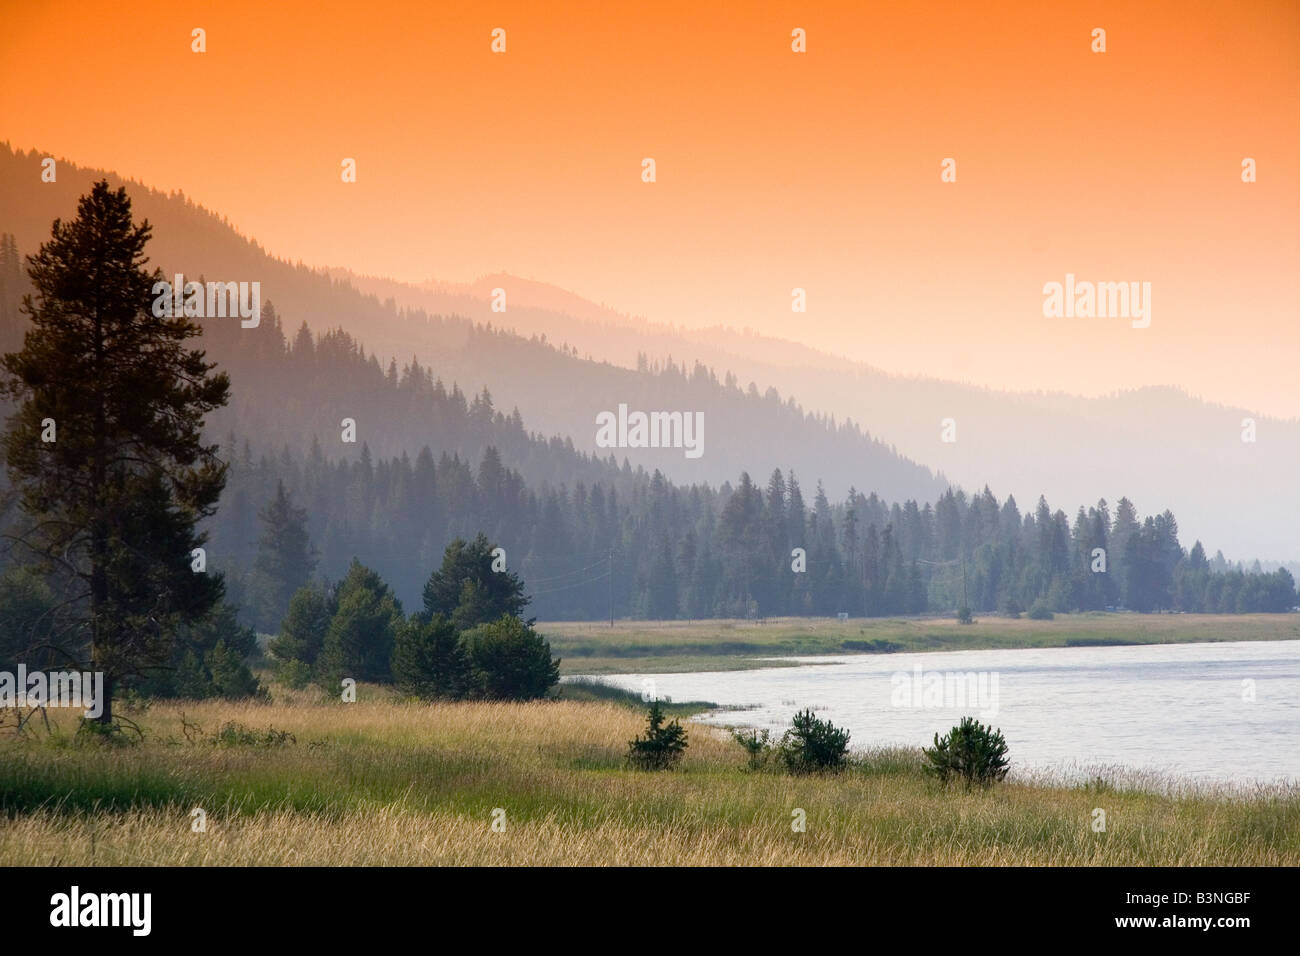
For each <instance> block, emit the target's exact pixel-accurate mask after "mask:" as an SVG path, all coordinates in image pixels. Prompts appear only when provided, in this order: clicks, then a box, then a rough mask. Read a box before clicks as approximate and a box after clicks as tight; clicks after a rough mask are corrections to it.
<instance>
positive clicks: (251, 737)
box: [181, 714, 298, 747]
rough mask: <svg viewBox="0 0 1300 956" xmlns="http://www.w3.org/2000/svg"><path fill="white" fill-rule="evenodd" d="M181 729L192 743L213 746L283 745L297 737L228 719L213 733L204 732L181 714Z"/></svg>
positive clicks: (281, 731) (293, 742)
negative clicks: (255, 728) (254, 727)
mask: <svg viewBox="0 0 1300 956" xmlns="http://www.w3.org/2000/svg"><path fill="white" fill-rule="evenodd" d="M181 730H182V732H183V733H184V734H185V739H186V740H188V741H189V742H190V743H192V744H209V745H211V746H213V747H283V746H285V745H286V744H296V743H297V742H298V738H297V737H295V736H294V735H293V734H291V733H289V732H288V731H287V730H276V729H275V728H274V727H268V728H267V729H266V730H254V729H253V728H252V727H249V726H247V725H246V724H241V723H240V722H239V721H237V720H228V721H226V722H225V723H224V724H222V725H221V729H220V730H218V731H217V732H216V733H215V734H208V733H204V731H203V728H202V727H200V726H199V725H198V724H194V723H190V722H189V721H188V720H186V719H185V715H184V714H182V715H181Z"/></svg>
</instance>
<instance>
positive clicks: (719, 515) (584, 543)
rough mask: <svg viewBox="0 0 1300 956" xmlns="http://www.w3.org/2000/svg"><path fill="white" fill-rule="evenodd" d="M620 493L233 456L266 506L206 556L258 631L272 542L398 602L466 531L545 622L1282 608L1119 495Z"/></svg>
mask: <svg viewBox="0 0 1300 956" xmlns="http://www.w3.org/2000/svg"><path fill="white" fill-rule="evenodd" d="M620 478H621V479H622V482H621V485H620V484H615V483H606V482H602V481H597V482H593V483H591V484H587V483H586V482H582V481H579V482H576V483H575V484H574V485H573V486H572V487H569V486H568V485H565V484H561V485H559V486H550V485H543V486H541V487H532V486H529V485H528V484H527V483H526V482H525V481H524V480H523V479H522V477H521V476H520V475H519V474H518V473H517V472H516V471H514V470H512V469H510V468H507V467H505V466H504V465H503V464H502V462H501V458H500V456H499V455H498V454H496V452H495V449H493V448H491V447H489V448H488V449H487V451H485V453H484V455H483V458H482V460H481V461H479V462H478V464H477V466H476V467H472V466H471V465H470V463H469V462H467V461H465V460H463V459H461V458H460V457H459V456H456V455H446V454H443V455H441V456H440V457H439V458H437V459H435V458H434V456H433V454H432V453H431V452H430V451H429V450H428V449H427V448H426V449H424V450H423V451H421V453H420V454H419V455H417V456H416V458H415V459H414V460H411V459H410V458H408V457H406V456H402V457H400V458H396V459H389V460H381V461H373V460H372V459H371V458H370V457H369V455H368V453H367V451H366V449H364V448H363V449H362V452H361V455H360V457H359V459H358V460H354V461H347V460H333V461H331V460H329V459H327V458H326V457H325V456H324V455H323V454H320V453H319V451H318V450H317V451H316V452H313V454H311V455H308V456H305V457H299V456H295V455H293V454H292V453H291V452H288V451H287V450H286V451H284V452H282V453H281V455H279V456H276V457H275V458H271V457H268V456H263V457H261V458H259V459H257V460H256V461H254V460H253V459H251V458H250V457H240V458H237V459H236V460H235V461H234V462H233V463H232V465H231V469H230V473H229V487H228V491H229V492H231V493H233V494H234V495H236V496H238V497H239V498H240V500H242V501H244V502H252V501H257V500H268V501H269V502H270V504H269V505H268V506H267V507H266V508H265V509H264V510H263V512H262V514H261V516H260V518H259V517H258V516H257V515H256V514H255V513H253V512H252V511H251V510H250V509H249V507H248V506H247V505H246V504H245V505H244V506H241V507H232V508H230V509H228V510H227V511H226V512H224V515H223V516H220V515H219V516H218V518H217V519H216V520H214V522H213V523H212V547H213V549H214V554H215V555H217V557H218V560H219V563H220V564H221V566H222V567H223V568H225V569H226V573H227V577H228V579H229V581H230V587H231V590H232V593H235V594H238V595H240V597H239V600H240V601H241V603H243V604H244V606H245V607H246V608H249V609H250V611H251V613H252V614H254V615H260V617H256V619H255V621H254V623H256V624H257V626H258V627H259V628H261V629H264V630H268V631H270V630H273V629H274V627H275V626H276V623H277V622H278V620H279V618H278V617H277V615H280V614H282V613H283V611H284V609H285V604H284V602H285V600H286V594H287V593H288V588H289V585H286V584H284V583H279V584H275V583H273V578H274V575H270V576H269V577H268V573H267V571H266V569H267V568H271V567H275V566H277V565H278V564H281V563H284V561H283V559H279V558H275V557H273V556H272V555H273V553H274V552H275V550H276V549H277V548H280V547H283V546H284V544H285V543H286V542H290V541H299V540H307V539H310V540H311V541H313V542H317V543H319V545H320V554H319V558H320V570H321V571H322V572H324V573H325V575H326V577H330V578H337V577H339V576H340V575H342V574H343V573H345V571H346V567H347V564H346V562H349V561H350V560H351V559H352V558H353V557H360V558H361V559H362V560H363V561H365V562H366V563H367V564H368V565H369V566H371V567H373V568H375V569H376V571H377V572H378V573H379V574H381V576H382V577H383V578H384V579H385V580H387V581H389V582H391V583H392V586H393V589H394V592H395V593H396V594H397V595H399V596H400V597H401V599H402V600H404V601H407V602H408V603H410V602H412V601H413V600H415V598H416V596H417V595H418V594H419V593H420V587H421V586H422V584H423V578H422V575H423V573H424V572H423V570H422V569H425V568H428V567H430V566H432V564H433V563H434V560H435V556H436V554H437V553H438V552H439V551H440V550H441V549H442V548H443V546H444V544H445V542H447V541H448V540H451V539H455V538H458V537H460V538H468V537H472V536H473V535H475V534H476V533H480V532H482V533H485V534H486V535H487V536H488V538H490V540H491V541H492V542H493V544H494V546H499V547H500V548H501V549H502V557H501V560H502V562H503V563H504V564H505V565H506V566H508V567H509V568H510V569H512V570H516V571H518V572H519V573H520V574H521V575H522V577H523V578H524V579H525V580H527V581H529V582H530V586H531V588H532V591H531V596H532V598H533V605H532V606H533V608H534V611H535V613H537V614H538V615H539V616H541V617H542V618H543V619H546V620H567V619H574V620H594V619H601V618H604V617H607V616H609V615H610V614H611V613H612V614H613V616H615V617H637V618H655V619H671V618H709V617H767V616H776V615H835V614H838V613H847V614H849V615H850V616H853V617H860V616H869V617H873V616H887V615H900V614H922V613H937V612H945V613H946V612H952V611H954V610H956V609H958V608H961V607H968V608H970V609H971V610H972V611H976V612H983V613H990V612H993V613H1011V614H1017V613H1019V612H1021V611H1028V610H1031V609H1034V608H1041V609H1046V610H1048V611H1075V610H1104V609H1107V608H1126V609H1130V610H1134V611H1146V612H1150V611H1188V612H1217V613H1242V612H1259V611H1273V612H1281V611H1287V610H1289V609H1290V608H1292V607H1293V606H1295V605H1296V603H1297V595H1296V590H1295V582H1294V580H1293V578H1292V576H1291V574H1290V573H1289V572H1288V571H1287V570H1286V569H1285V568H1280V569H1278V570H1276V571H1272V572H1265V571H1263V570H1262V569H1260V568H1258V567H1256V568H1254V569H1251V570H1249V571H1247V570H1245V569H1243V568H1241V567H1239V566H1235V565H1232V564H1229V562H1227V561H1226V560H1225V559H1224V557H1223V555H1222V554H1221V553H1216V554H1215V555H1214V556H1213V557H1212V558H1211V557H1207V555H1206V552H1205V549H1204V547H1203V546H1202V545H1201V543H1200V542H1199V541H1197V542H1195V543H1194V544H1193V545H1192V547H1191V548H1190V549H1185V548H1184V547H1183V545H1182V544H1181V543H1180V541H1179V537H1178V525H1177V521H1176V519H1175V518H1174V516H1173V514H1172V513H1170V512H1169V511H1165V512H1162V513H1160V514H1156V515H1148V516H1145V517H1142V516H1140V515H1139V514H1138V512H1137V509H1136V507H1135V506H1134V504H1133V503H1132V502H1131V501H1129V500H1128V499H1127V498H1121V499H1120V500H1119V501H1118V502H1117V503H1116V505H1115V507H1114V509H1113V510H1112V508H1111V507H1110V506H1109V505H1108V504H1107V502H1106V501H1104V500H1102V501H1099V502H1098V503H1097V504H1096V505H1094V506H1091V507H1088V508H1086V509H1085V508H1082V507H1080V508H1079V509H1078V511H1077V512H1076V514H1075V516H1074V519H1073V520H1070V519H1069V518H1068V517H1067V515H1066V514H1065V512H1064V511H1061V510H1056V511H1053V510H1052V509H1051V508H1050V506H1049V505H1048V503H1047V501H1046V500H1045V499H1043V498H1040V499H1039V501H1038V503H1037V506H1036V507H1035V508H1034V509H1033V510H1032V511H1029V512H1027V513H1024V514H1022V513H1021V511H1020V509H1019V507H1018V505H1017V503H1016V501H1015V499H1014V498H1013V497H1010V496H1009V497H1007V498H1006V499H1005V500H1003V501H999V500H998V499H997V498H996V497H995V496H994V495H993V493H992V492H991V491H990V490H989V489H987V488H986V489H984V490H983V491H982V492H981V493H979V494H977V495H971V496H968V495H967V494H966V493H965V492H964V491H962V490H960V489H951V490H949V491H947V492H945V493H944V494H943V495H941V496H939V497H938V499H937V500H936V501H934V502H933V503H930V502H926V503H924V504H921V503H918V502H916V501H911V500H909V501H906V502H903V503H902V504H898V503H894V504H886V503H885V502H884V501H882V500H881V499H880V498H879V497H877V496H876V495H875V494H862V493H859V492H857V491H855V490H851V491H850V493H849V495H848V497H847V498H846V500H845V501H843V502H839V503H836V504H832V503H831V502H830V501H829V500H828V498H827V496H826V494H825V492H824V491H823V490H822V488H821V487H820V485H819V486H818V488H817V490H816V492H815V493H814V495H813V500H812V502H811V504H809V503H808V502H806V501H805V498H804V494H803V490H802V487H801V485H800V483H799V480H798V478H797V477H796V476H795V475H794V474H793V473H789V474H787V473H784V472H782V471H781V470H779V469H778V470H776V471H774V472H773V473H772V475H771V476H770V478H769V480H768V482H767V485H766V488H763V487H760V486H759V485H757V484H756V483H755V482H754V481H752V480H751V478H750V477H749V475H748V474H742V475H741V476H740V477H739V479H738V481H737V482H736V483H735V484H734V485H732V484H731V483H726V484H724V485H723V486H722V487H721V488H716V489H715V488H711V487H709V486H707V485H692V486H688V487H679V486H675V485H673V484H672V483H671V482H669V481H668V480H666V479H665V478H664V477H663V475H662V474H660V473H659V472H654V473H652V474H650V475H644V474H643V473H641V474H638V473H628V474H626V475H622V476H620ZM295 500H296V501H303V502H307V506H306V507H299V506H297V505H295V504H293V502H294V501H295ZM223 517H224V520H225V521H226V522H230V523H228V524H227V523H223ZM240 520H242V521H244V522H245V524H244V525H240V526H237V525H236V524H235V522H236V521H240ZM259 526H260V528H261V530H260V532H259V531H258V528H259ZM259 534H260V538H259ZM240 542H249V545H248V546H245V547H244V548H243V549H242V550H241V548H240V547H239V544H240ZM255 542H258V543H256V544H254V543H255ZM240 569H247V573H241V572H240ZM303 580H305V578H303V577H301V575H300V576H299V579H297V580H295V581H293V582H291V583H292V584H294V585H296V584H299V583H301V581H303Z"/></svg>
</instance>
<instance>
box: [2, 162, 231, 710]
mask: <svg viewBox="0 0 1300 956" xmlns="http://www.w3.org/2000/svg"><path fill="white" fill-rule="evenodd" d="M150 233H151V229H150V226H149V224H148V222H144V223H141V224H140V225H135V224H134V223H133V222H132V219H131V202H130V200H129V199H128V198H127V195H126V190H125V189H118V190H116V191H113V190H110V189H109V186H108V183H107V182H106V181H101V182H98V183H96V184H95V186H94V187H93V189H92V190H91V192H90V194H89V195H86V196H83V197H82V199H81V200H80V202H79V204H78V207H77V218H76V219H75V220H73V221H72V222H70V223H63V222H62V221H60V220H55V222H54V226H53V229H52V238H51V239H50V241H49V242H47V243H45V244H43V245H42V246H41V248H40V250H39V251H38V252H37V254H36V255H35V256H33V257H31V258H30V259H29V263H30V265H29V268H28V274H29V275H30V277H31V280H32V282H33V285H34V288H35V294H34V295H28V296H25V297H24V301H23V311H24V313H25V314H26V315H28V316H29V317H30V319H31V327H30V328H29V329H28V331H27V333H26V336H25V338H24V342H23V348H22V350H21V351H19V352H16V353H9V354H7V355H5V357H4V359H3V368H4V373H5V375H4V382H3V392H4V393H5V394H7V395H9V396H11V397H13V398H15V399H17V400H19V401H20V402H21V404H20V406H19V408H18V410H17V411H16V412H15V413H14V414H13V416H12V417H11V418H10V419H9V424H8V428H7V430H6V433H5V437H4V448H5V452H6V457H7V461H8V468H9V476H10V479H11V480H12V481H13V483H14V484H15V485H16V486H17V487H18V488H19V489H20V491H21V505H22V508H23V510H24V511H25V512H26V513H27V515H28V516H29V517H30V518H31V519H33V526H32V527H31V528H30V529H29V530H28V533H27V534H26V536H25V539H24V540H25V543H26V544H27V545H28V546H30V547H31V548H32V549H34V551H35V552H36V553H37V554H38V555H39V556H40V557H41V558H42V559H43V560H44V561H46V562H47V563H48V564H50V565H58V566H60V567H61V569H62V570H63V571H64V572H65V573H66V574H68V575H69V576H71V577H72V578H73V579H74V580H75V581H76V582H77V583H78V584H79V585H80V588H81V590H80V591H79V593H78V594H77V595H76V597H78V598H83V599H84V600H85V602H86V603H85V607H86V613H85V617H84V620H83V625H84V627H83V629H82V632H81V633H82V635H83V637H84V646H85V647H86V648H88V652H89V658H90V664H91V667H92V668H93V669H94V670H98V671H102V672H103V673H104V687H105V691H104V693H105V698H106V702H105V707H104V710H103V714H102V715H101V717H100V720H101V721H102V722H103V723H105V724H107V723H110V722H111V721H112V717H113V714H112V704H111V698H112V692H113V687H114V686H115V685H116V683H117V682H118V681H119V680H120V679H121V678H123V677H125V676H128V675H132V674H139V673H141V672H143V671H146V670H148V669H149V668H151V667H156V666H161V665H162V664H164V663H165V662H166V661H167V659H168V657H169V653H170V649H171V644H172V636H173V635H174V633H175V630H176V628H177V627H178V626H180V625H181V624H183V623H184V622H186V621H190V620H195V619H197V618H200V617H202V616H203V615H204V613H206V612H207V611H208V609H210V608H211V607H213V606H214V605H215V604H216V603H217V602H218V601H219V600H220V598H221V594H222V582H221V579H220V576H219V575H217V574H213V573H202V574H200V573H195V572H194V571H192V570H191V567H190V560H191V557H190V556H191V552H192V551H193V549H195V548H197V547H200V546H201V545H202V544H203V543H204V541H205V540H206V535H204V534H202V533H200V532H199V531H198V530H197V525H198V523H199V522H200V521H201V520H202V519H204V518H206V517H208V516H210V515H211V514H213V512H214V511H215V510H216V504H217V500H218V498H219V496H220V494H221V489H222V487H223V485H224V484H225V465H223V464H222V463H221V462H219V461H218V460H217V457H216V450H217V446H215V445H206V444H204V443H203V441H202V428H203V422H204V417H205V415H206V414H207V413H208V412H211V411H213V410H214V409H216V408H219V407H220V406H222V405H224V404H226V401H227V399H228V396H229V389H230V382H229V379H228V377H227V376H226V375H225V374H224V373H217V374H213V368H214V365H213V364H212V363H209V362H207V361H206V360H205V358H204V353H203V352H202V351H201V350H197V349H188V348H186V347H185V342H186V340H187V339H190V338H193V337H195V336H198V335H199V334H200V333H201V329H200V328H199V327H198V326H197V325H196V324H194V323H193V322H191V321H190V320H189V319H188V318H185V317H184V316H170V315H168V314H166V312H167V311H170V310H159V311H162V312H163V313H164V314H162V315H156V314H154V309H153V304H154V299H155V296H154V294H153V287H154V283H155V282H156V281H159V280H161V278H162V276H161V273H160V272H159V271H158V270H154V271H153V272H152V273H150V272H148V271H146V269H145V264H146V263H147V262H148V259H147V257H146V256H145V254H144V248H145V245H146V244H147V243H148V241H149V238H150ZM51 429H53V431H51ZM43 439H53V440H43ZM79 643H80V642H79Z"/></svg>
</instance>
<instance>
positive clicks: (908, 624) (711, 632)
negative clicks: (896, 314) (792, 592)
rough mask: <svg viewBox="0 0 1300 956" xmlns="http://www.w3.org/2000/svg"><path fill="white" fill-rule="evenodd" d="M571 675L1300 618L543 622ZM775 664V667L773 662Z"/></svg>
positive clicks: (1264, 627) (1045, 643)
mask: <svg viewBox="0 0 1300 956" xmlns="http://www.w3.org/2000/svg"><path fill="white" fill-rule="evenodd" d="M537 629H538V630H539V631H540V632H541V633H542V634H544V635H545V636H546V638H547V640H549V641H550V642H551V650H552V651H553V652H554V653H555V654H556V655H558V656H559V657H560V658H561V663H560V669H561V672H562V673H566V674H618V673H668V672H674V671H678V672H680V671H720V670H744V669H750V668H756V667H782V666H790V665H792V664H794V663H795V662H794V661H782V660H780V659H779V658H782V657H797V656H814V655H819V654H849V653H877V654H880V653H895V652H900V651H960V650H988V649H1006V648H1019V647H1086V646H1099V645H1108V644H1109V645H1113V644H1183V643H1190V642H1200V641H1281V640H1297V639H1300V614H1126V613H1104V612H1089V613H1081V614H1058V615H1057V616H1056V617H1055V618H1054V619H1052V620H1044V621H1035V620H1031V619H1029V618H1027V617H1021V618H1015V619H1012V618H1007V617H999V616H993V615H990V616H987V617H982V618H979V619H977V620H976V621H975V622H974V623H973V624H959V623H957V621H956V619H955V618H953V617H951V616H948V617H915V618H878V619H866V620H864V619H862V618H855V619H851V620H847V621H842V620H839V619H837V618H807V617H786V618H768V619H766V620H761V621H746V620H708V621H616V622H615V623H614V626H613V627H612V628H611V627H610V626H609V622H608V621H605V622H600V621H595V622H593V621H576V622H550V621H542V622H539V623H538V624H537ZM773 658H776V659H773Z"/></svg>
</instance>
